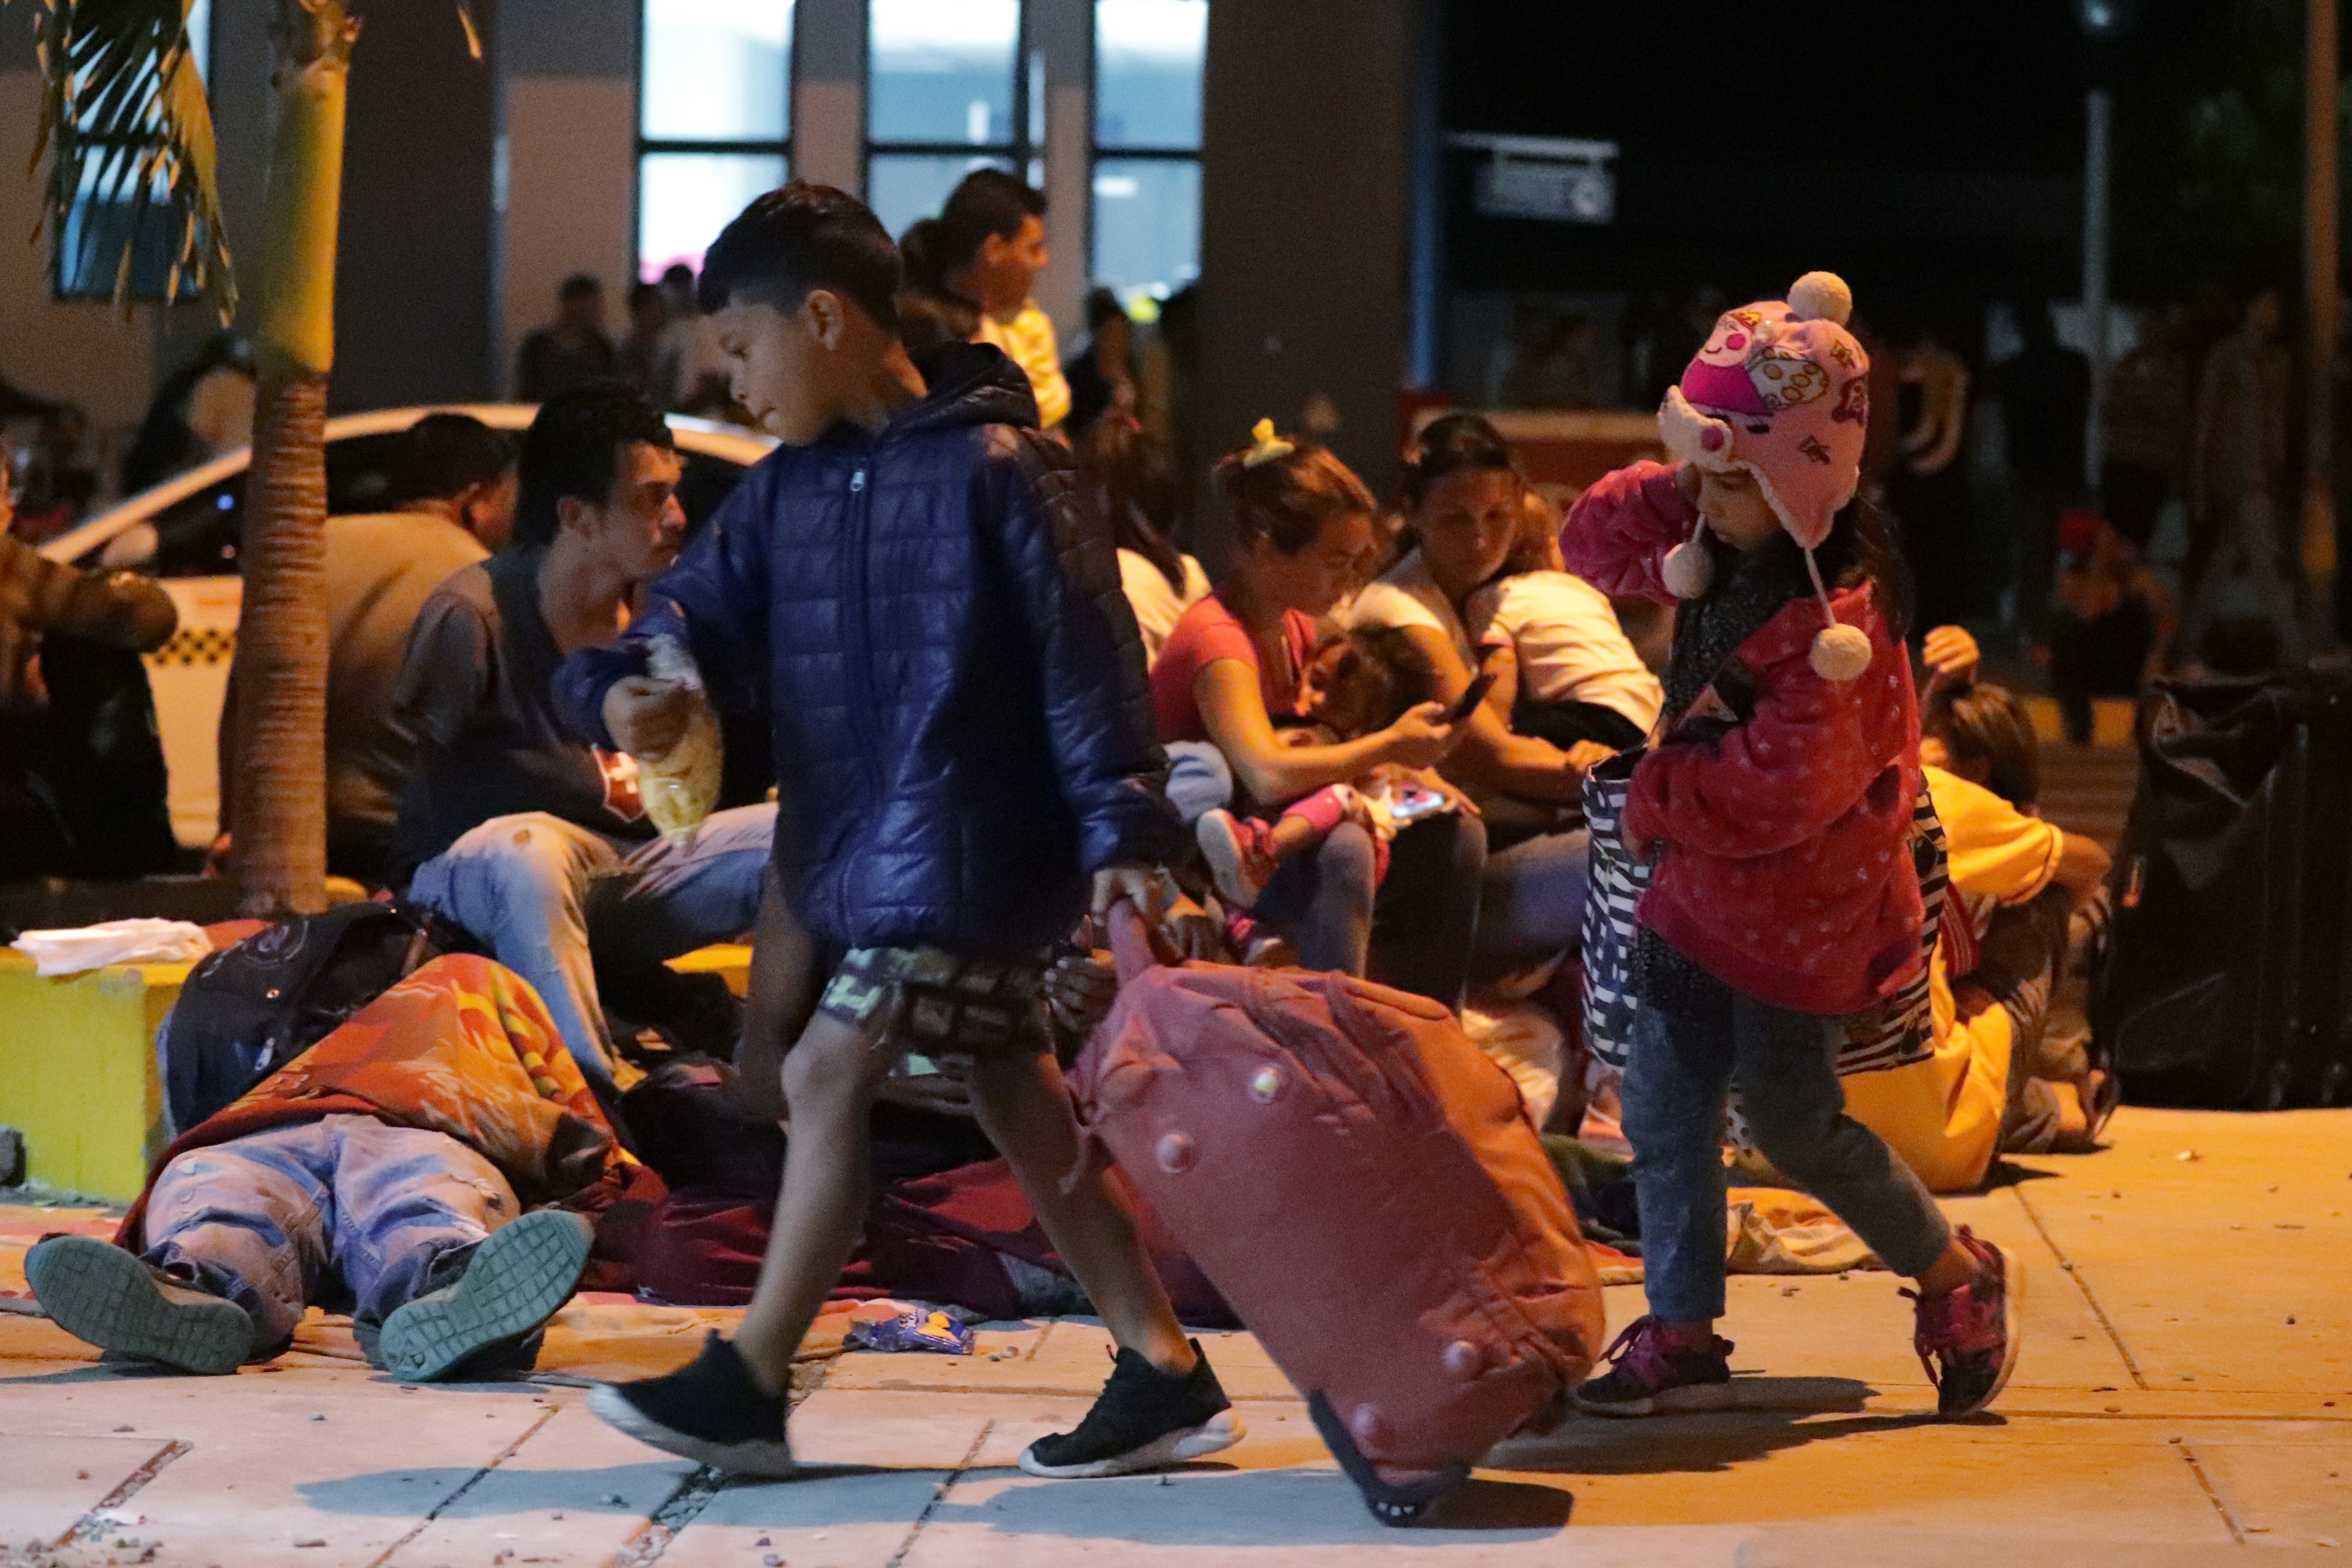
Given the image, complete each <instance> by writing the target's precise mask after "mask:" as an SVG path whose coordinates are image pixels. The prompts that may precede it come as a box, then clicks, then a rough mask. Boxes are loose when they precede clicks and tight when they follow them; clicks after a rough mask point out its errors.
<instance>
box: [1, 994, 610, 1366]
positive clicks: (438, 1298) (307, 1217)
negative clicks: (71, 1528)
mask: <svg viewBox="0 0 2352 1568" xmlns="http://www.w3.org/2000/svg"><path fill="white" fill-rule="evenodd" d="M644 1174H645V1173H644V1167H643V1166H639V1165H638V1164H637V1163H636V1161H635V1160H634V1159H632V1158H631V1157H630V1156H629V1155H626V1154H625V1153H624V1152H622V1150H621V1147H620V1145H619V1143H618V1141H617V1140H616V1139H615V1138H614V1135H613V1131H612V1128H611V1126H610V1125H609V1124H607V1123H606V1122H605V1120H604V1114H603V1113H602V1111H601V1110H600V1109H599V1108H598V1106H597V1103H596V1100H595V1097H594V1096H593V1095H592V1094H591V1093H589V1092H588V1088H587V1085H586V1083H585V1082H583V1081H582V1079H581V1076H580V1073H579V1071H577V1070H576V1069H575V1068H573V1067H572V1063H571V1062H570V1061H569V1060H567V1059H566V1057H565V1056H564V1053H563V1052H562V1051H560V1050H558V1049H557V1045H556V1040H555V1031H554V1026H553V1024H552V1023H551V1021H550V1020H549V1018H548V1015H547V1009H545V1008H544V1007H543V1006H542V1005H541V1003H540V1000H539V998H537V997H535V996H533V995H531V993H530V988H528V987H526V986H523V985H521V984H520V983H519V982H517V980H516V979H515V977H514V976H513V975H511V974H509V972H508V971H506V970H504V969H502V968H500V967H499V966H497V965H496V964H493V963H491V962H489V961H488V959H486V958H478V957H474V956H450V957H444V958H436V959H435V960H433V961H432V962H431V963H429V964H427V965H425V967H423V968H421V969H419V970H417V971H416V973H415V974H414V975H412V976H410V977H408V978H407V979H405V980H403V981H401V982H400V983H399V984H398V985H396V986H394V987H393V988H391V989H390V990H388V991H386V992H385V993H384V994H383V996H381V997H379V998H376V999H375V1000H374V1001H373V1002H372V1003H371V1004H369V1005H368V1006H367V1007H366V1008H365V1009H362V1010H361V1011H360V1012H359V1013H358V1014H357V1015H356V1016H354V1017H353V1018H352V1019H351V1020H350V1021H349V1022H348V1023H346V1024H344V1025H343V1026H342V1027H341V1029H338V1030H334V1031H333V1032H332V1033H331V1034H329V1035H328V1036H327V1037H326V1038H325V1039H323V1040H320V1041H319V1042H318V1044H316V1045H314V1046H312V1047H311V1048H310V1050H309V1051H307V1052H305V1053H304V1054H302V1055H301V1056H299V1057H297V1058H296V1059H295V1060H294V1061H291V1062H289V1063H288V1064H287V1065H285V1066H284V1067H282V1068H280V1069H279V1070H278V1071H276V1072H275V1073H272V1074H271V1075H270V1076H268V1078H266V1079H264V1080H263V1081H262V1082H259V1083H257V1084H256V1085H254V1086H253V1087H252V1088H251V1089H248V1090H247V1092H245V1093H244V1094H243V1095H242V1096H241V1097H239V1098H238V1099H237V1100H236V1101H235V1102H234V1103H231V1104H230V1105H228V1106H227V1107H226V1109H224V1110H222V1111H220V1112H218V1113H215V1114H214V1115H212V1116H209V1117H207V1118H205V1120H204V1121H203V1122H201V1123H199V1124H197V1125H196V1126H195V1127H194V1128H192V1129H191V1130H190V1131H189V1132H188V1133H187V1134H185V1135H184V1136H183V1137H181V1138H180V1139H179V1140H178V1141H177V1142H175V1143H173V1145H172V1146H171V1148H170V1149H168V1150H166V1151H165V1152H164V1157H163V1160H162V1161H161V1162H160V1163H159V1166H158V1169H157V1172H156V1174H155V1176H153V1177H152V1178H151V1180H150V1182H149V1184H148V1188H147V1191H146V1193H145V1194H144V1195H143V1196H142V1197H141V1198H140V1200H139V1202H138V1203H137V1204H135V1205H133V1206H132V1207H131V1213H130V1215H129V1217H128V1218H125V1219H124V1220H123V1223H122V1228H121V1232H120V1233H119V1234H118V1235H117V1236H116V1238H115V1240H114V1241H113V1242H111V1243H109V1242H104V1241H100V1240H97V1239H94V1238H91V1237H86V1236H54V1237H50V1238H48V1239H46V1240H44V1241H42V1242H40V1243H39V1244H38V1245H37V1246H36V1247H34V1248H33V1249H32V1250H31V1251H30V1252H28V1253H27V1254H26V1258H25V1275H26V1280H27V1281H28V1282H29V1283H30V1284H31V1285H32V1288H33V1293H34V1295H35V1296H36V1297H37V1298H38V1299H39V1301H40V1303H41V1305H42V1307H43V1308H45V1309H46V1310H47V1312H48V1314H49V1316H50V1317H51V1318H52V1319H54V1320H55V1321H56V1322H57V1324H58V1327H60V1328H62V1329H64V1330H65V1331H66V1332H67V1333H70V1334H72V1335H74V1336H75V1337H76V1338H78V1339H81V1340H84V1341H87V1342H88V1343H91V1344H94V1345H97V1346H99V1347H100V1349H103V1350H107V1351H111V1352H114V1353H116V1354H121V1355H127V1356H131V1357H134V1358H136V1359H139V1360H142V1361H152V1362H157V1363H160V1364H163V1365H165V1366H170V1367H174V1368H176V1369H178V1370H179V1371H182V1372H194V1373H229V1372H235V1371H236V1369H237V1368H238V1367H239V1366H241V1365H243V1364H246V1363H247V1362H253V1361H266V1360H268V1359H269V1358H270V1357H272V1356H275V1355H278V1354H280V1353H281V1352H283V1351H284V1350H285V1349H286V1348H287V1347H288V1346H289V1344H291V1343H293V1338H294V1331H295V1329H296V1327H297V1326H298V1325H299V1323H300V1322H301V1321H302V1314H303V1312H304V1311H305V1310H306V1309H307V1308H309V1307H310V1306H312V1305H320V1306H326V1307H328V1308H330V1309H334V1310H349V1311H350V1312H351V1313H352V1331H353V1333H354V1334H355V1336H356V1337H357V1338H358V1340H359V1342H360V1345H361V1348H362V1350H364V1351H365V1352H366V1353H367V1355H368V1359H369V1361H370V1363H371V1364H373V1365H376V1366H379V1367H382V1368H384V1369H385V1370H387V1371H390V1372H391V1373H393V1374H394V1375H395V1376H398V1377H400V1378H402V1379H404V1380H407V1381H411V1382H415V1381H423V1380H426V1379H431V1378H437V1377H446V1376H448V1375H452V1374H454V1373H457V1372H458V1371H459V1370H461V1369H465V1370H469V1371H483V1370H488V1369H489V1367H490V1366H491V1365H493V1364H495V1365H496V1366H497V1367H499V1369H500V1370H505V1369H508V1368H510V1367H512V1366H514V1365H516V1364H520V1365H521V1366H524V1367H528V1366H529V1365H530V1362H531V1360H532V1359H533V1358H534V1357H535V1354H536V1350H535V1344H534V1340H533V1336H534V1335H535V1333H536V1331H537V1330H538V1329H539V1327H540V1325H541V1323H543V1322H546V1321H547V1319H548V1318H550V1317H551V1316H553V1315H554V1313H555V1312H557V1310H558V1309H560V1308H561V1307H562V1305H563V1303H564V1302H565V1301H568V1300H570V1299H571V1295H572V1289H573V1287H574V1286H575V1285H576V1284H577V1283H578V1282H579V1279H580V1274H581V1270H583V1267H585V1265H586V1264H587V1261H588V1253H589V1245H590V1239H591V1236H592V1234H593V1232H592V1227H591V1223H590V1219H589V1218H588V1217H589V1216H590V1215H592V1214H594V1213H597V1212H600V1211H601V1210H603V1209H604V1208H605V1207H610V1206H611V1204H612V1203H613V1202H614V1200H615V1199H617V1198H619V1197H622V1196H623V1195H624V1194H625V1192H627V1191H628V1190H629V1189H630V1188H631V1187H632V1186H633V1184H635V1183H636V1182H637V1181H639V1180H640V1179H641V1178H642V1177H643V1176H644ZM638 1196H643V1191H642V1189H639V1192H638ZM535 1206H552V1207H535ZM527 1209H528V1212H526V1210H527Z"/></svg>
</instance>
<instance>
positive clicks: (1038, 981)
mask: <svg viewBox="0 0 2352 1568" xmlns="http://www.w3.org/2000/svg"><path fill="white" fill-rule="evenodd" d="M1052 960H1053V955H1052V954H1051V953H1050V952H1046V951H1040V952H1039V953H1037V954H1036V955H1035V956H1032V957H1027V958H1019V959H1003V958H967V957H964V956H962V955H961V954H957V953H950V952H949V951H947V950H946V949H945V948H941V947H857V948H853V949H851V951H850V954H849V956H847V957H845V958H844V959H843V960H842V961H841V967H839V968H838V969H836V970H835V971H834V976H833V979H832V980H831V982H830V983H828V984H827V985H826V987H825V988H824V998H823V999H822V1000H821V1001H820V1002H819V1003H818V1006H819V1007H821V1008H822V1009H824V1011H825V1012H827V1013H830V1014H831V1015H832V1016H833V1017H835V1018H837V1019H840V1020H841V1021H842V1022H844V1023H847V1024H855V1025H862V1024H864V1023H866V1021H867V1020H868V1019H872V1018H873V1017H874V1015H875V1014H876V1013H877V1012H880V1011H882V1010H883V1009H886V1008H887V1007H888V1006H889V1003H890V998H891V994H892V992H893V991H894V990H896V991H900V992H903V993H905V995H906V998H907V1004H906V1009H905V1011H904V1012H903V1013H901V1014H900V1016H899V1019H898V1027H897V1029H896V1030H895V1031H894V1038H893V1040H892V1041H891V1043H892V1044H894V1045H897V1046H898V1047H899V1048H900V1049H901V1050H904V1051H919V1052H920V1053H922V1054H923V1055H926V1056H948V1057H954V1056H971V1055H974V1054H977V1053H979V1052H982V1051H1002V1050H1004V1049H1006V1048H1008V1047H1013V1048H1017V1049H1021V1050H1028V1051H1045V1050H1048V1049H1050V1037H1049V1034H1048V1031H1047V1029H1046V1022H1045V968H1046V966H1047V965H1048V964H1050V963H1051V962H1052Z"/></svg>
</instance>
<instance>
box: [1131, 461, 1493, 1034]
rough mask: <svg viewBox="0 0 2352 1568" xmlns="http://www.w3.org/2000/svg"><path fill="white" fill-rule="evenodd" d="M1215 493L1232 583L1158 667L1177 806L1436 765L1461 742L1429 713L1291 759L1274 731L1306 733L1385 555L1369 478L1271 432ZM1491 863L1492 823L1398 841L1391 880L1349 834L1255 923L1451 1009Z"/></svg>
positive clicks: (1321, 849)
mask: <svg viewBox="0 0 2352 1568" xmlns="http://www.w3.org/2000/svg"><path fill="white" fill-rule="evenodd" d="M1213 489H1214V497H1215V505H1216V506H1217V507H1218V508H1219V509H1220V510H1221V511H1222V512H1223V517H1224V521H1225V523H1226V524H1227V526H1228V527H1229V528H1230V529H1231V533H1230V537H1231V538H1232V539H1233V540H1234V550H1233V556H1232V561H1233V565H1232V570H1230V571H1229V572H1228V573H1227V575H1226V577H1225V579H1224V580H1223V581H1222V582H1221V583H1219V584H1218V586H1217V589H1216V591H1214V592H1213V593H1212V594H1210V595H1209V597H1208V598H1206V599H1203V600H1202V601H1200V602H1199V603H1197V604H1195V605H1193V606H1192V609H1190V610H1188V611H1186V612H1184V617H1183V619H1182V620H1181V621H1179V622H1177V623H1176V629H1175V631H1174V632H1171V634H1170V635H1169V639H1168V642H1167V644H1166V645H1165V646H1164V647H1162V648H1161V649H1160V657H1159V658H1158V660H1156V661H1155V662H1154V663H1153V664H1152V666H1151V697H1152V706H1153V708H1154V710H1155V711H1156V713H1157V715H1158V717H1159V725H1160V740H1161V741H1162V742H1163V743H1165V744H1167V745H1168V747H1169V749H1170V754H1171V760H1172V761H1173V763H1174V765H1175V766H1174V776H1173V777H1172V778H1171V781H1170V785H1169V795H1170V797H1171V799H1172V800H1175V801H1176V802H1177V805H1178V806H1179V808H1180V809H1181V810H1183V811H1184V814H1185V816H1186V817H1187V818H1188V819H1192V818H1197V817H1199V816H1200V815H1201V814H1202V811H1203V810H1207V809H1209V808H1211V807H1213V806H1222V805H1224V804H1226V803H1227V800H1228V797H1231V798H1233V799H1234V800H1235V801H1236V802H1237V803H1246V804H1249V805H1255V806H1257V807H1262V808H1279V807H1280V806H1282V805H1285V804H1286V803H1288V802H1290V801H1292V800H1297V799H1298V798H1299V797H1301V796H1304V795H1308V794H1311V793H1313V792H1314V791H1316V790H1318V789H1322V788H1323V787H1324V786H1326V785H1329V784H1344V783H1349V782H1351V781H1353V780H1355V779H1360V778H1361V777H1363V776H1364V775H1365V774H1368V773H1370V772H1371V771H1372V770H1373V769H1374V768H1378V767H1381V765H1383V764H1390V763H1393V764H1397V765H1400V766H1402V767H1406V768H1427V767H1431V766H1433V765H1434V764H1435V763H1436V762H1437V761H1438V760H1439V759H1440V758H1443V757H1444V755H1445V753H1446V752H1447V750H1448V749H1449V748H1450V747H1451V746H1452V745H1453V743H1454V739H1455V731H1454V727H1452V726H1448V725H1445V724H1444V723H1443V722H1442V718H1443V713H1444V710H1443V709H1442V708H1441V707H1440V706H1439V705H1437V704H1434V703H1424V704H1422V705H1421V706H1417V707H1414V708H1412V710H1410V711H1409V712H1407V713H1406V714H1405V715H1404V716H1402V717H1401V718H1399V719H1398V720H1397V721H1396V722H1395V723H1394V724H1392V725H1391V726H1389V727H1387V728H1385V729H1381V730H1376V731H1374V732H1373V733H1371V734H1370V735H1366V736H1362V737H1358V738H1356V739H1353V740H1345V741H1340V742H1339V743H1337V744H1335V745H1328V746H1286V745H1284V744H1283V742H1282V738H1281V737H1280V735H1279V734H1278V733H1277V731H1278V729H1279V728H1280V727H1285V726H1288V725H1295V724H1297V723H1298V722H1300V721H1301V718H1302V716H1301V714H1300V708H1299V697H1300V686H1301V684H1302V682H1303V681H1304V679H1305V676H1306V673H1307V663H1308V659H1309V657H1310V655H1311V654H1312V653H1313V651H1314V647H1315V641H1316V634H1315V622H1316V617H1318V616H1319V615H1323V614H1326V613H1328V612H1329V611H1330V610H1331V608H1332V607H1333V606H1334V605H1336V604H1337V603H1339V600H1340V599H1341V598H1342V597H1343V596H1344V595H1345V594H1346V593H1347V592H1348V591H1349V590H1350V589H1352V588H1353V587H1354V586H1355V585H1356V583H1357V581H1358V580H1359V576H1360V572H1361V570H1362V569H1363V567H1364V565H1365V564H1366V562H1367V561H1368V560H1369V559H1370V555H1371V553H1372V551H1373V550H1374V549H1375V548H1376V547H1377V543H1378V536H1377V535H1376V533H1375V532H1374V530H1373V527H1372V514H1373V509H1374V503H1373V500H1372V497H1371V493H1370V491H1369V490H1367V489H1365V488H1364V485H1363V481H1361V480H1360V479H1359V478H1357V477H1356V476H1355V475H1354V474H1352V473H1350V472H1349V469H1348V466H1347V465H1345V464H1343V463H1341V462H1340V461H1339V459H1338V458H1337V457H1335V456H1333V455H1331V454H1330V453H1329V452H1328V451H1325V450H1323V449H1322V448H1319V447H1314V446H1307V445H1303V444H1297V443H1294V442H1290V441H1285V440H1281V439H1279V438H1277V437H1276V436H1275V434H1274V433H1273V429H1272V426H1271V425H1270V424H1261V426H1260V427H1259V439H1258V441H1257V443H1256V444H1255V445H1253V446H1251V447H1249V448H1248V449H1246V450H1244V451H1242V452H1237V453H1234V454H1233V455H1230V456H1227V457H1226V458H1224V459H1223V461H1222V462H1220V463H1219V464H1218V465H1217V466H1216V469H1215V471H1214V474H1213ZM1237 809H1239V805H1238V804H1237ZM1376 861H1377V855H1376V853H1375V849H1374V844H1373V840H1372V836H1371V834H1370V832H1369V831H1367V830H1366V829H1365V828H1364V827H1363V825H1362V824H1361V823H1360V822H1356V821H1344V822H1341V823H1340V824H1339V826H1338V827H1336V828H1335V829H1333V830H1332V831H1331V833H1330V835H1329V836H1328V838H1326V839H1325V840H1324V841H1323V842H1322V843H1321V844H1320V845H1318V847H1316V848H1315V849H1314V850H1313V851H1312V852H1303V853H1300V854H1298V855H1297V856H1295V857H1293V858H1291V859H1288V860H1286V861H1285V862H1283V864H1282V867H1281V869H1280V870H1279V871H1278V872H1277V873H1276V875H1275V877H1274V879H1273V880H1272V881H1271V882H1269V883H1267V884H1266V887H1265V892H1264V894H1261V895H1260V897H1259V899H1258V902H1257V906H1256V908H1255V910H1254V911H1253V912H1252V913H1253V915H1254V916H1255V918H1256V919H1257V920H1258V921H1260V922H1261V923H1263V924H1265V925H1268V926H1270V927H1272V928H1273V929H1275V930H1277V931H1281V932H1283V933H1284V934H1286V935H1287V936H1289V937H1290V939H1291V940H1292V942H1293V943H1294V944H1295V945H1296V946H1297V949H1298V957H1299V962H1300V963H1301V964H1302V965H1304V966H1305V967H1307V968H1310V969H1332V970H1339V971H1343V972H1345V973H1348V974H1353V975H1364V974H1367V973H1369V974H1370V977H1372V978H1374V979H1378V980H1381V981H1384V982H1385V983H1387V984H1390V985H1393V986H1395V987H1397V988H1400V989H1402V990H1409V991H1414V992H1418V993H1419V994H1421V995H1423V996H1426V997H1430V998H1434V999H1435V1000H1438V1001H1441V1002H1444V1004H1445V1005H1447V1006H1448V1007H1454V1006H1458V1005H1459V1004H1460V1002H1461V998H1462V988H1463V985H1464V982H1465V977H1466V975H1467V973H1468V967H1469V961H1470V945H1471V940H1472V937H1473V936H1474V935H1475V930H1476V926H1477V913H1478V877H1479V873H1480V870H1481V869H1482V867H1483V866H1484V864H1485V862H1486V831H1485V827H1484V825H1483V824H1482V823H1481V822H1479V821H1478V820H1477V819H1476V818H1475V817H1470V816H1467V815H1464V814H1460V813H1454V812H1446V813H1443V814H1440V815H1436V816H1432V817H1428V818H1424V819H1423V820H1421V821H1416V822H1414V823H1412V824H1411V825H1410V826H1408V827H1406V828H1404V829H1403V830H1402V831H1400V832H1399V833H1398V834H1397V837H1396V839H1395V841H1394V842H1393V843H1392V844H1391V847H1390V866H1389V873H1388V875H1387V877H1386V879H1385V880H1381V879H1380V878H1379V877H1378V876H1377V875H1376V870H1375V866H1376Z"/></svg>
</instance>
